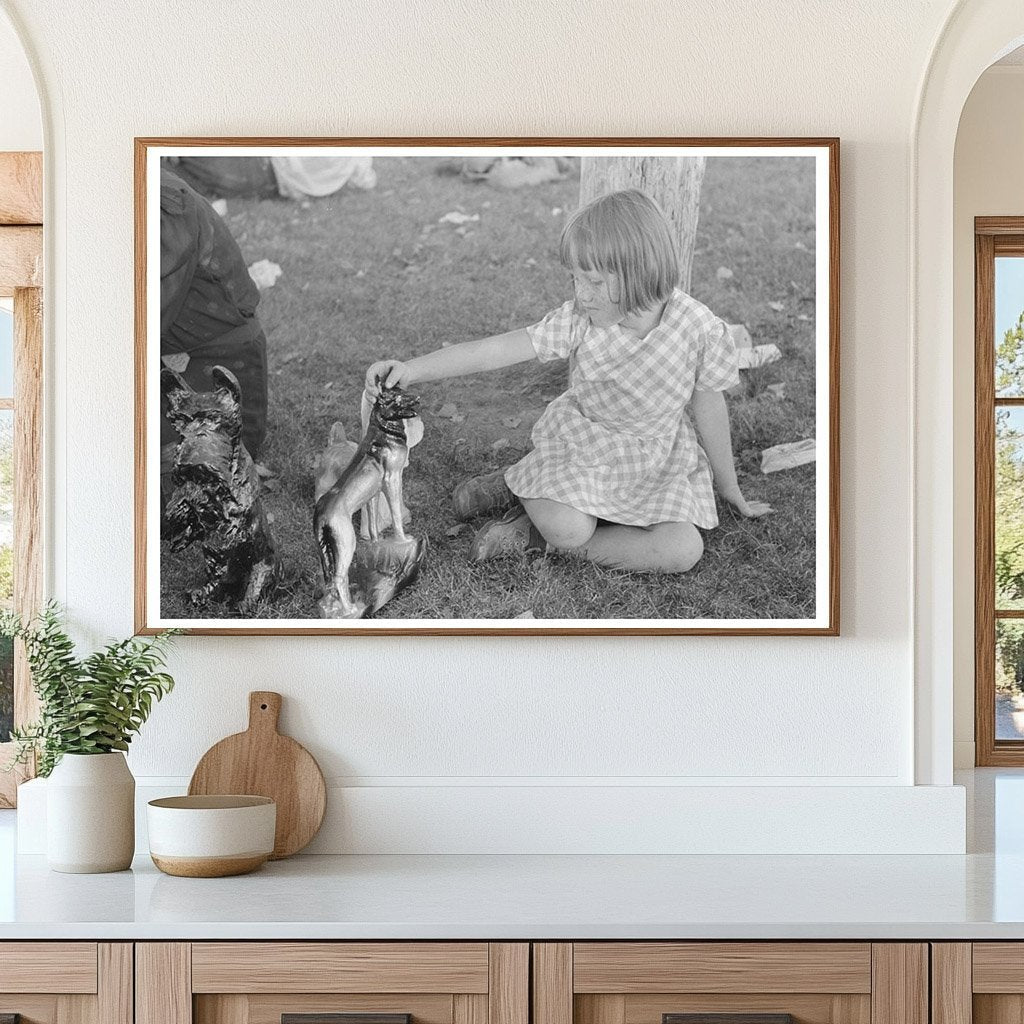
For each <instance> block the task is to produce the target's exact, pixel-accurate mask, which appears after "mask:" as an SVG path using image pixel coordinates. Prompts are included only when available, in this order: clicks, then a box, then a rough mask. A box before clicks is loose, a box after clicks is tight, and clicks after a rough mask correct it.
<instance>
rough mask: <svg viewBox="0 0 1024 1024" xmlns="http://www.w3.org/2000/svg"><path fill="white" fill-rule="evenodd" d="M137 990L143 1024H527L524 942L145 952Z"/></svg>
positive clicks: (168, 947)
mask: <svg viewBox="0 0 1024 1024" xmlns="http://www.w3.org/2000/svg"><path fill="white" fill-rule="evenodd" d="M136 984H137V988H138V999H137V1003H136V1024H529V947H528V945H527V944H525V943H505V942H497V943H495V942H492V943H486V942H196V943H139V944H138V946H137V947H136Z"/></svg>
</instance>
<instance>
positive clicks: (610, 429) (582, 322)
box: [505, 288, 739, 529]
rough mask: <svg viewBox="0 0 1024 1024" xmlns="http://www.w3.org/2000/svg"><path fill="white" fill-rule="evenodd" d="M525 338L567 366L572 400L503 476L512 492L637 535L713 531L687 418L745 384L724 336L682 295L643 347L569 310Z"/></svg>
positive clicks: (547, 416)
mask: <svg viewBox="0 0 1024 1024" xmlns="http://www.w3.org/2000/svg"><path fill="white" fill-rule="evenodd" d="M527 331H528V332H529V335H530V339H531V340H532V341H533V347H534V348H535V349H536V351H537V358H538V359H539V360H540V361H541V362H548V361H550V360H553V359H565V358H568V359H569V390H568V391H566V392H565V393H564V394H563V395H559V397H558V398H556V399H555V400H554V401H553V402H552V403H551V404H550V405H549V406H548V407H547V409H546V411H545V412H544V415H543V416H541V418H540V419H539V420H538V421H537V424H536V426H535V427H534V428H533V438H532V439H533V445H534V448H533V451H531V452H530V453H529V454H528V455H527V456H526V457H525V458H524V459H522V460H521V461H520V462H517V463H516V464H515V465H514V466H512V467H511V468H510V469H509V470H508V471H507V472H506V473H505V481H506V483H507V484H508V486H509V488H510V489H511V490H512V492H513V493H514V494H516V495H518V496H519V497H521V498H550V499H552V500H553V501H560V502H563V503H564V504H566V505H571V506H572V507H573V508H576V509H579V510H580V511H581V512H587V513H589V514H590V515H592V516H596V517H598V518H599V519H607V520H609V521H610V522H614V523H625V524H627V525H630V526H650V525H652V524H654V523H667V522H690V523H693V524H694V525H695V526H700V527H702V528H704V529H709V528H711V527H713V526H717V525H718V514H717V512H716V510H715V497H714V492H713V490H712V486H711V468H710V466H709V465H708V460H707V457H706V456H705V454H704V452H703V451H702V450H701V447H700V445H699V444H698V443H697V435H696V433H695V431H694V429H693V425H692V424H691V423H690V418H689V416H688V415H687V412H686V407H687V405H688V404H689V402H690V397H691V396H692V394H693V392H694V390H695V389H696V390H700V391H724V390H725V389H726V388H729V387H732V386H733V385H734V384H737V383H738V382H739V370H738V366H737V361H736V348H735V346H734V344H733V342H732V338H731V336H730V335H729V331H728V329H727V328H726V325H725V324H724V323H723V322H722V321H721V320H720V319H719V318H718V317H717V316H715V314H714V313H712V312H711V310H709V309H708V308H707V307H706V306H704V305H702V304H701V303H699V302H698V301H697V300H696V299H693V298H691V297H690V296H689V295H687V294H686V293H685V292H683V291H681V290H680V289H678V288H677V289H676V290H675V291H674V292H673V293H672V295H671V297H670V298H669V300H668V303H667V305H666V306H665V311H664V312H663V313H662V316H661V321H660V322H659V323H658V325H657V326H656V327H655V328H654V329H653V330H652V331H651V332H650V333H649V334H648V335H647V336H646V337H644V338H637V337H635V336H634V335H631V334H628V333H627V332H625V331H624V330H622V328H621V327H619V326H618V325H616V326H613V327H595V326H594V325H593V324H591V323H590V320H589V318H588V317H586V316H585V315H582V316H581V315H579V314H577V313H575V312H574V306H573V303H572V302H571V301H570V302H567V303H565V305H564V306H560V307H559V308H558V309H556V310H553V311H552V312H551V313H549V314H548V315H547V316H546V317H544V319H543V320H541V321H540V323H537V324H534V325H533V326H532V327H529V328H527Z"/></svg>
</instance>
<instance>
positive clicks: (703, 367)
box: [694, 317, 740, 391]
mask: <svg viewBox="0 0 1024 1024" xmlns="http://www.w3.org/2000/svg"><path fill="white" fill-rule="evenodd" d="M739 382H740V367H739V360H738V359H737V357H736V344H735V342H734V341H733V340H732V335H731V334H730V333H729V328H728V325H727V324H726V323H725V321H724V320H719V319H718V317H715V318H714V320H712V321H711V322H710V323H709V324H708V325H707V326H705V327H704V328H703V330H702V331H701V333H700V362H699V363H698V365H697V379H696V381H695V383H694V387H695V388H696V389H697V390H698V391H727V390H728V389H729V388H732V387H735V386H736V385H737V384H739Z"/></svg>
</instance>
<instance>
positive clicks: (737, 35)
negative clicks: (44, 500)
mask: <svg viewBox="0 0 1024 1024" xmlns="http://www.w3.org/2000/svg"><path fill="white" fill-rule="evenodd" d="M9 6H11V8H12V9H13V11H14V13H15V18H16V20H17V21H18V23H19V25H20V26H21V29H22V31H23V32H24V33H25V35H26V38H27V39H28V40H29V42H30V45H31V46H32V47H33V48H34V50H35V52H36V53H37V55H38V58H39V61H40V64H41V67H42V70H43V76H44V81H45V86H46V90H47V93H48V95H49V96H50V97H52V108H51V114H52V116H53V119H54V125H53V132H54V152H53V154H51V155H52V157H53V169H52V174H51V177H50V180H49V183H48V197H47V201H48V207H47V218H48V224H49V232H50V234H49V239H50V241H49V248H48V257H49V261H50V262H49V265H48V274H49V276H48V296H47V303H48V305H47V310H48V316H49V321H48V330H49V339H50V346H51V351H50V357H51V359H50V387H51V388H52V389H53V390H52V409H51V413H50V417H49V421H48V431H49V434H48V436H49V438H50V441H51V456H50V457H51V462H52V466H53V481H52V487H51V492H52V493H51V502H50V508H51V510H52V530H51V535H52V539H53V544H52V551H53V567H52V581H51V589H52V590H53V592H54V593H55V594H56V595H57V596H58V597H59V598H60V599H61V600H63V601H64V602H66V604H67V606H68V608H69V610H70V613H71V615H72V616H73V618H74V619H75V620H76V622H78V623H79V624H80V626H81V628H82V631H83V634H86V635H89V636H91V637H93V638H99V637H101V636H104V635H108V634H113V633H118V634H125V633H128V632H130V630H131V628H132V582H131V579H132V514H133V504H132V405H131V394H132V298H131V297H132V288H133V278H132V241H131V239H132V232H131V228H132V202H131V196H132V148H131V142H132V137H133V136H135V135H223V134H230V135H247V134H248V135H258V134H267V135H272V134H290V135H359V134H365V135H399V134H402V135H430V134H440V135H444V134H448V135H460V134H462V135H472V134H493V135H500V134H506V133H507V134H511V135H516V134H537V135H542V134H555V135H574V134H578V135H588V134H608V135H642V134H648V135H690V136H700V135H754V136H770V135H778V136H786V135H837V136H840V137H841V139H842V146H843V157H842V178H843V181H842V197H843V198H842V234H843V245H842V261H843V265H842V302H843V313H842V322H841V337H842V349H843V356H842V373H841V378H842V454H843V473H842V487H843V497H842V508H843V514H842V538H843V558H842V576H843V579H842V603H843V619H842V629H843V636H842V637H841V638H840V639H798V638H780V639H765V638H756V639H755V638H735V639H728V638H721V639H701V638H688V637H680V638H622V639H618V638H595V639H588V638H583V639H570V638H565V639H558V638H534V639H529V638H519V639H502V638H493V639H473V638H451V639H431V638H422V639H417V638H395V639H390V640H388V639H377V640H374V641H372V642H371V641H366V640H360V639H350V638H329V637H322V638H284V639H274V638H265V639H260V638H253V639H245V638H213V637H195V638H187V639H183V640H181V641H180V643H179V645H178V651H177V654H176V656H175V658H174V663H173V670H174V672H175V675H176V677H177V679H178V690H177V691H176V692H175V694H174V695H173V696H172V697H171V698H170V699H169V700H168V701H167V702H166V703H165V704H164V705H161V706H160V707H159V709H158V710H157V712H156V713H155V715H154V717H153V721H152V722H151V724H150V725H149V726H148V727H147V729H146V730H145V732H144V733H143V735H142V737H141V738H140V739H139V741H138V742H137V743H136V745H135V747H134V750H133V754H132V766H133V769H134V770H135V771H136V773H137V774H139V775H141V776H148V777H151V778H152V777H156V778H167V779H170V780H180V778H181V777H182V776H186V777H187V775H188V774H189V772H190V770H191V767H192V765H193V764H194V762H195V760H196V758H197V757H198V756H199V755H200V754H201V753H202V751H203V750H204V749H205V748H206V747H207V746H208V745H209V744H210V743H211V742H212V741H213V740H215V739H216V738H218V737H219V736H220V735H222V734H224V733H225V732H228V731H233V730H234V729H236V728H239V727H240V726H241V724H242V715H243V711H242V709H243V707H244V703H245V700H244V695H245V693H246V692H247V691H248V690H249V689H252V688H272V689H279V690H281V691H283V692H284V693H285V695H286V698H287V700H288V709H287V711H286V715H285V722H284V725H285V728H286V729H287V730H288V731H290V732H291V733H293V734H295V735H298V736H300V737H301V738H302V739H303V741H304V742H305V743H306V744H307V745H308V746H309V747H310V748H311V749H312V750H313V751H314V753H315V754H316V756H317V757H318V758H319V760H320V762H321V764H322V766H323V768H324V771H325V774H326V775H327V776H329V777H330V778H332V779H334V780H335V781H336V782H337V783H338V784H342V783H343V782H346V784H348V783H352V784H354V785H355V786H357V787H358V788H359V789H360V790H362V789H366V788H371V789H380V790H381V791H382V792H383V791H385V790H387V789H388V788H389V787H390V788H394V787H395V786H396V785H399V784H411V783H416V784H417V785H424V786H426V787H428V788H427V789H421V790H418V792H419V793H420V794H421V795H423V794H425V795H424V796H423V799H425V800H427V801H428V802H429V799H430V792H432V791H433V790H435V789H436V790H441V791H443V792H445V793H447V794H448V795H449V797H451V793H453V792H454V793H456V794H457V792H458V791H457V789H453V790H449V788H448V787H449V786H454V787H460V786H466V785H469V786H479V785H481V784H484V783H486V784H497V785H502V784H504V783H508V782H516V783H518V784H520V785H526V786H546V785H548V784H550V783H552V782H557V783H560V784H563V785H566V784H567V785H569V786H577V785H578V786H586V787H591V786H593V785H594V784H596V783H600V782H605V781H607V782H611V783H613V784H615V783H618V784H621V783H622V782H625V781H628V780H632V781H637V782H640V783H650V782H654V783H659V784H662V785H664V784H665V783H678V784H681V785H683V786H691V787H697V786H707V785H724V786H743V785H757V786H764V785H787V784H795V785H798V786H811V787H821V786H829V787H839V786H841V787H851V786H861V785H863V786H874V787H879V786H898V787H906V786H909V784H910V783H912V782H913V781H914V778H913V757H914V749H913V731H914V683H913V667H912V657H913V646H912V640H911V635H912V631H911V620H910V615H911V608H912V586H911V571H910V559H911V487H910V483H911V446H910V438H911V416H910V405H911V388H910V366H911V359H910V341H909V338H910V336H911V325H910V322H909V317H910V314H909V304H908V292H909V289H910V282H911V271H912V267H911V259H910V254H909V244H908V229H907V225H908V223H909V220H910V211H909V187H908V184H907V182H908V180H909V163H908V161H909V154H910V132H911V125H912V120H913V116H914V107H915V98H916V95H917V89H918V86H919V83H920V81H921V79H922V75H923V73H924V68H925V64H926V61H927V59H928V56H929V53H930V50H931V47H932V44H933V40H934V39H935V38H936V35H937V33H938V31H939V28H940V25H941V23H942V19H943V17H944V15H945V14H946V8H947V4H946V2H945V0H923V2H919V3H915V4H912V5H911V4H901V5H891V4H889V3H884V2H882V0H872V2H868V3H862V4H857V5H849V4H838V5H822V4H819V3H817V2H814V0H803V2H792V0H787V2H778V3H771V4H766V3H757V4H755V3H752V2H750V0H723V2H722V3H719V4H716V5H713V6H705V7H704V8H702V9H700V11H699V16H695V10H696V9H695V8H693V7H692V6H690V5H681V4H676V3H672V2H669V0H653V2H646V3H640V2H636V3H630V4H626V3H623V4H607V3H604V2H602V0H590V2H588V3H576V4H570V3H549V4H537V3H534V2H530V0H515V2H511V3H508V4H504V5H498V6H495V5H467V4H460V3H456V2H454V0H440V2H439V0H431V2H429V3H427V2H422V3H413V2H405V3H400V4H396V5H391V6H389V7H382V6H381V5H379V4H376V3H371V2H369V0H353V2H351V3H348V4H344V5H341V4H329V3H317V2H314V0H296V2H295V3H293V4H290V5H289V6H288V9H287V13H284V10H283V8H282V7H281V5H279V4H275V3H272V2H270V0H254V2H252V3H247V4H244V5H243V4H241V3H224V4H220V5H217V7H216V14H215V15H214V14H212V13H211V11H212V10H213V9H212V8H211V7H209V6H208V5H200V6H196V5H183V4H173V5H172V4H150V5H138V4H135V3H131V2H129V0H108V2H107V3H105V4H104V5H102V6H101V7H100V6H97V5H95V4H91V3H84V2H81V0H72V2H69V3H65V4H61V5H52V4H50V3H47V2H44V0H18V2H14V3H11V4H10V5H9ZM553 97H560V99H559V100H558V101H557V102H555V101H553V99H552V98H553ZM51 271H52V273H51ZM346 780H347V781H346ZM847 792H850V791H847ZM880 795H881V794H880V791H879V796H880ZM834 798H835V799H836V800H838V799H840V793H839V791H836V793H835V797H834ZM455 799H456V800H457V795H456V797H455ZM499 799H500V798H499ZM876 805H877V806H878V807H879V808H881V807H882V803H881V801H880V800H878V801H876ZM704 813H705V814H707V813H708V811H707V810H705V811H704ZM936 813H937V814H940V815H941V814H942V813H949V814H954V813H959V812H956V811H955V805H954V804H953V803H951V804H948V805H946V810H945V811H942V810H940V811H937V812H936ZM876 826H877V827H878V828H879V830H880V831H887V832H888V833H890V834H891V833H892V832H893V831H894V830H892V829H891V820H889V821H879V822H877V823H876Z"/></svg>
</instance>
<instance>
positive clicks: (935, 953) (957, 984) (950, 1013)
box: [931, 942, 973, 1024]
mask: <svg viewBox="0 0 1024 1024" xmlns="http://www.w3.org/2000/svg"><path fill="white" fill-rule="evenodd" d="M931 996H932V1017H931V1021H932V1024H971V1017H972V1012H973V1007H972V997H971V944H970V943H969V942H933V943H932V984H931Z"/></svg>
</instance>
